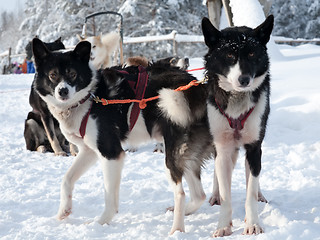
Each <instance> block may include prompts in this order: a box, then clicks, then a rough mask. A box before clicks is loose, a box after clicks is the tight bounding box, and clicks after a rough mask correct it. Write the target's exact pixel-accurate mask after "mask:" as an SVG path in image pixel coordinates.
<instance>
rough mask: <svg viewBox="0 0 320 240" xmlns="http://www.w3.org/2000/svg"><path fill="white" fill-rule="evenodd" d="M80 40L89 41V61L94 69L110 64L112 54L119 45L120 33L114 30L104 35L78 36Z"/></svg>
mask: <svg viewBox="0 0 320 240" xmlns="http://www.w3.org/2000/svg"><path fill="white" fill-rule="evenodd" d="M78 38H79V39H80V40H81V41H88V42H90V43H91V53H90V63H91V64H92V66H93V67H94V69H96V70H99V69H101V68H106V67H111V66H112V59H111V57H112V54H113V53H114V51H115V50H117V48H118V47H119V41H120V35H119V34H118V33H115V32H111V33H107V34H105V35H99V36H93V37H87V38H83V37H80V36H78Z"/></svg>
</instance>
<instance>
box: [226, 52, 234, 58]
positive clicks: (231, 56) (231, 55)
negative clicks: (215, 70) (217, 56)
mask: <svg viewBox="0 0 320 240" xmlns="http://www.w3.org/2000/svg"><path fill="white" fill-rule="evenodd" d="M227 58H229V59H235V56H234V55H233V54H232V53H228V54H227Z"/></svg>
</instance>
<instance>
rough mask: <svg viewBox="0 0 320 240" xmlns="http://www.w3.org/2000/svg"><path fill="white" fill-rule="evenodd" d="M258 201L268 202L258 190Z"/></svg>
mask: <svg viewBox="0 0 320 240" xmlns="http://www.w3.org/2000/svg"><path fill="white" fill-rule="evenodd" d="M258 201H259V202H265V203H268V200H267V199H266V198H265V197H264V196H263V195H262V193H261V192H260V191H259V192H258Z"/></svg>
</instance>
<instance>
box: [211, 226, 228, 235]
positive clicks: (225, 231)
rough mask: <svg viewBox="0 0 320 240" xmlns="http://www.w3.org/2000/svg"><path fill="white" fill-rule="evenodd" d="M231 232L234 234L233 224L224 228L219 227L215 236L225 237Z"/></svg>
mask: <svg viewBox="0 0 320 240" xmlns="http://www.w3.org/2000/svg"><path fill="white" fill-rule="evenodd" d="M231 234H232V230H231V226H228V227H224V228H218V229H217V230H216V231H215V232H214V233H213V237H224V236H230V235H231Z"/></svg>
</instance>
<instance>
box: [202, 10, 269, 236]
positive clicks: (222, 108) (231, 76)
mask: <svg viewBox="0 0 320 240" xmlns="http://www.w3.org/2000/svg"><path fill="white" fill-rule="evenodd" d="M272 28H273V16H272V15H271V16H269V17H268V18H267V19H266V20H265V21H264V22H263V23H262V24H261V25H259V26H258V27H257V28H254V29H252V28H248V27H233V28H226V29H224V30H222V31H219V30H217V29H216V28H215V27H214V26H213V25H212V24H211V23H210V21H209V19H208V18H203V20H202V31H203V35H204V39H205V44H206V45H207V46H208V48H209V51H208V53H207V54H206V55H205V57H204V59H205V69H206V76H207V79H208V117H209V123H210V131H211V134H212V136H213V143H214V147H215V154H214V155H215V171H214V187H213V194H212V196H211V198H210V203H211V204H215V203H217V204H220V205H221V210H220V217H219V223H218V228H217V230H216V231H215V232H214V237H220V236H227V235H230V234H231V233H232V230H231V227H232V207H231V177H232V170H233V168H234V166H235V164H236V161H237V157H238V152H239V148H241V147H243V148H244V149H245V151H246V170H247V171H246V176H247V181H246V185H247V197H246V203H245V209H246V216H245V223H246V225H245V228H244V232H243V234H250V235H251V234H259V233H262V232H263V229H262V227H261V226H260V224H259V219H258V200H259V199H260V200H261V199H264V197H263V195H262V194H261V192H260V189H259V174H260V171H261V155H262V151H261V144H262V141H263V139H264V136H265V132H266V124H267V120H268V115H269V111H270V106H269V95H270V76H269V57H268V53H267V47H266V44H267V42H268V41H269V39H270V35H271V32H272Z"/></svg>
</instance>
